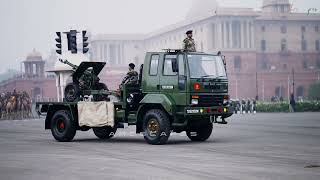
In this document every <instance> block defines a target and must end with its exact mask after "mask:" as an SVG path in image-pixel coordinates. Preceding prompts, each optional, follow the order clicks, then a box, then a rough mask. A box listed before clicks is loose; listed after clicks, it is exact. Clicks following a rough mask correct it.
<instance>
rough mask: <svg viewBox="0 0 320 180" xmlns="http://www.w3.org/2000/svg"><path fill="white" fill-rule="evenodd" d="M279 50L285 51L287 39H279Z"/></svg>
mask: <svg viewBox="0 0 320 180" xmlns="http://www.w3.org/2000/svg"><path fill="white" fill-rule="evenodd" d="M281 51H287V40H285V39H282V40H281Z"/></svg>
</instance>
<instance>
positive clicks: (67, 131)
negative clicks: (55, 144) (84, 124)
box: [51, 110, 76, 142]
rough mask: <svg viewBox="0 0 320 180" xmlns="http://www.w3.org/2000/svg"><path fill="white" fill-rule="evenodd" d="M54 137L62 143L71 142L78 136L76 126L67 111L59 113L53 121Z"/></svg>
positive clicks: (54, 116) (52, 130)
mask: <svg viewBox="0 0 320 180" xmlns="http://www.w3.org/2000/svg"><path fill="white" fill-rule="evenodd" d="M51 132H52V135H53V137H54V138H55V139H56V140H57V141H60V142H69V141H71V140H72V139H73V138H74V136H75V135H76V124H75V122H74V121H73V120H72V118H71V115H70V113H69V112H68V111H66V110H60V111H57V112H56V113H55V114H54V115H53V118H52V121H51Z"/></svg>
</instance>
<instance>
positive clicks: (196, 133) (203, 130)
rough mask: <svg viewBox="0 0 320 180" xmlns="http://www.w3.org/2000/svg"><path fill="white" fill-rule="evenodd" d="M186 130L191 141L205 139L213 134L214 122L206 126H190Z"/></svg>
mask: <svg viewBox="0 0 320 180" xmlns="http://www.w3.org/2000/svg"><path fill="white" fill-rule="evenodd" d="M186 132H187V136H188V137H189V139H191V141H205V140H207V139H208V138H209V137H210V136H211V133H212V123H209V124H208V125H206V126H190V127H188V129H187V130H186Z"/></svg>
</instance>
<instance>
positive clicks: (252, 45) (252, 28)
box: [251, 22, 255, 48]
mask: <svg viewBox="0 0 320 180" xmlns="http://www.w3.org/2000/svg"><path fill="white" fill-rule="evenodd" d="M251 41H252V44H251V48H255V33H254V26H253V22H251Z"/></svg>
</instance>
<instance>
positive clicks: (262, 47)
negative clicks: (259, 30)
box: [261, 40, 267, 51]
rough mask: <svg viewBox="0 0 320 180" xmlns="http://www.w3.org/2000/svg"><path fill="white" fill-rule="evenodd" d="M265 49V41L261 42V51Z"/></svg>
mask: <svg viewBox="0 0 320 180" xmlns="http://www.w3.org/2000/svg"><path fill="white" fill-rule="evenodd" d="M266 49H267V44H266V40H261V51H266Z"/></svg>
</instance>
